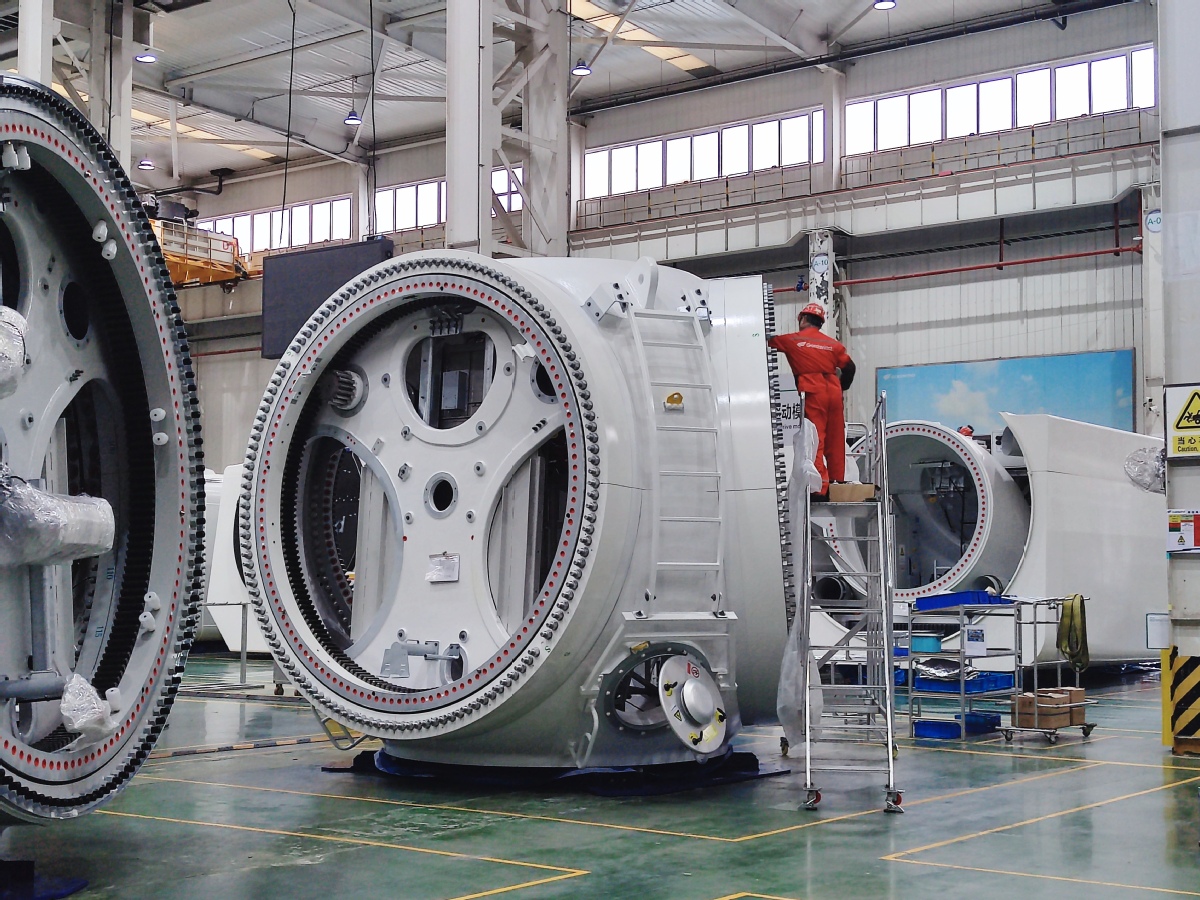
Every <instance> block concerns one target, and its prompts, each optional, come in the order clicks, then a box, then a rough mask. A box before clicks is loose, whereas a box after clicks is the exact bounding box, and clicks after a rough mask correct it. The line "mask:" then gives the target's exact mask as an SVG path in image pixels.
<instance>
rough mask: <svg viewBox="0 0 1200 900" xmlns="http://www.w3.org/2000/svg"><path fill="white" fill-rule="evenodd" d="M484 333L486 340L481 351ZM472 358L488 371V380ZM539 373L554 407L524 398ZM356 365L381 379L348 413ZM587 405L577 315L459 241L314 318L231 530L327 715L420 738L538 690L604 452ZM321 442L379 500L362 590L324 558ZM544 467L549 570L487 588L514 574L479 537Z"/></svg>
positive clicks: (267, 400) (298, 677) (278, 635)
mask: <svg viewBox="0 0 1200 900" xmlns="http://www.w3.org/2000/svg"><path fill="white" fill-rule="evenodd" d="M477 333H482V334H483V335H485V336H486V338H487V340H486V341H484V340H482V339H479V340H475V341H474V342H472V338H471V335H472V334H477ZM430 337H433V338H436V339H438V340H439V341H442V344H441V350H440V351H439V352H442V354H443V357H444V358H442V366H441V368H438V359H439V358H440V357H439V356H438V352H434V351H430V352H429V353H425V352H422V353H421V354H419V355H418V356H417V359H418V362H412V360H413V359H414V351H415V350H417V348H420V347H429V346H430V344H429V343H424V344H423V343H422V342H427V341H428V339H429V338H430ZM447 348H449V349H450V350H452V351H453V353H450V354H446V353H445V352H444V351H446V350H447ZM474 353H479V354H482V356H480V357H478V358H476V357H473V356H472V354H474ZM472 360H475V361H474V362H472ZM480 360H482V361H480ZM410 363H411V364H410ZM476 363H478V366H479V367H482V370H484V371H486V373H487V375H486V376H484V377H482V378H476V377H475V373H477V371H479V369H478V368H477V367H476ZM535 364H538V365H541V366H542V367H543V368H544V369H545V370H546V372H547V374H548V377H549V381H550V384H552V385H553V389H554V393H555V398H554V402H553V403H547V402H545V401H544V400H543V399H541V398H540V397H539V396H538V395H537V394H536V393H535V392H534V390H533V384H534V382H533V381H531V379H530V369H531V367H532V366H533V365H535ZM351 365H353V366H357V367H359V369H360V370H361V371H362V372H364V373H365V375H366V378H367V380H368V381H369V382H370V383H371V384H373V385H379V386H380V388H379V389H378V390H373V391H372V392H371V393H370V395H369V397H368V398H367V399H366V402H365V403H364V404H363V406H362V408H361V409H360V410H359V411H357V412H356V413H355V415H353V416H351V417H349V418H343V417H336V416H334V415H333V414H332V413H330V412H329V411H328V404H327V403H322V402H320V398H321V397H322V396H325V395H326V394H324V393H323V390H322V388H321V384H322V381H323V379H324V378H326V377H327V376H329V375H331V374H332V373H333V372H336V371H337V370H345V369H346V368H347V367H348V366H351ZM397 373H400V374H399V375H398V374H397ZM489 378H490V381H489V380H488V379H489ZM481 386H482V387H481ZM314 398H315V399H314ZM588 398H589V394H588V392H587V382H586V379H585V372H584V368H583V363H582V360H581V358H580V354H579V353H578V352H577V351H576V350H575V348H574V347H573V346H572V336H571V334H570V332H569V331H568V329H567V327H566V325H565V323H560V322H556V320H555V318H554V316H553V315H552V313H551V310H550V308H549V307H548V305H547V304H546V303H545V302H544V301H543V300H542V299H541V298H540V297H539V296H538V295H536V294H535V293H534V292H533V291H531V290H530V289H529V288H528V287H526V286H525V285H524V284H522V283H520V282H518V281H516V280H515V279H514V278H513V277H512V276H511V275H510V274H508V273H507V272H506V271H504V270H503V269H502V268H499V267H494V266H493V265H492V264H491V263H490V261H487V260H483V259H481V258H479V257H473V256H470V255H467V254H452V253H451V254H446V255H433V254H428V255H427V254H421V255H416V256H412V257H402V258H399V259H396V260H393V261H391V262H388V263H384V264H382V265H381V266H378V267H376V268H375V269H372V270H369V271H368V272H365V273H363V275H361V276H359V277H358V278H357V279H356V280H355V281H353V282H351V283H350V284H348V285H347V286H346V287H345V288H343V289H342V290H340V291H339V292H338V293H337V294H335V295H334V296H333V297H331V298H330V299H329V300H328V301H327V302H326V303H325V304H323V305H322V306H321V307H320V308H319V309H318V310H317V312H316V313H315V314H314V315H313V317H312V318H310V319H309V321H308V323H307V324H306V325H305V326H304V327H303V328H301V330H300V332H299V333H298V335H297V337H296V340H295V341H294V342H293V343H292V344H291V345H290V347H289V348H288V351H287V353H286V354H285V355H284V357H283V358H282V359H281V361H280V364H279V367H278V368H277V369H276V371H275V374H274V375H273V376H272V378H271V380H270V383H269V384H268V386H267V390H266V393H265V395H264V397H263V402H262V405H261V406H260V409H259V415H258V417H257V422H256V425H255V428H254V431H253V433H252V436H251V440H250V444H249V447H248V450H247V456H246V459H247V463H246V478H245V480H244V485H245V492H244V493H243V495H242V498H241V504H240V524H239V527H240V533H241V540H242V554H243V560H244V562H245V563H246V570H247V586H248V588H249V590H250V592H251V596H252V597H253V598H254V601H255V607H256V612H257V613H258V617H259V622H260V625H261V626H262V628H263V632H264V635H265V637H266V639H267V642H268V644H270V645H271V646H272V648H273V651H274V654H275V656H276V659H277V660H278V661H279V662H280V664H281V666H282V667H283V668H284V669H285V671H286V672H287V673H288V675H289V677H290V678H291V679H292V680H293V681H294V683H295V684H296V685H297V687H298V688H299V689H300V690H301V691H302V692H304V693H305V694H306V696H308V698H309V699H310V700H311V701H312V702H313V703H314V704H315V705H316V706H317V707H318V708H319V709H321V710H322V711H325V712H327V713H328V714H329V715H331V716H332V717H334V718H335V719H337V720H339V721H341V722H343V723H345V724H347V725H349V726H350V727H354V728H357V729H360V730H365V731H368V732H369V733H371V734H374V735H379V736H382V737H385V738H388V739H403V738H416V737H425V736H428V735H432V734H438V733H441V732H445V731H452V730H455V729H457V728H460V727H462V726H463V725H464V724H467V723H468V722H470V721H471V720H473V719H474V718H476V717H478V716H481V715H482V714H483V712H484V711H486V710H488V709H494V708H495V707H496V706H497V705H499V704H501V703H503V702H505V701H506V700H507V699H508V698H509V697H510V696H512V695H513V694H514V693H515V692H516V691H517V690H518V689H519V688H521V687H522V686H523V685H525V684H527V683H529V682H530V680H531V679H532V677H533V675H534V674H535V673H536V671H537V670H538V669H540V668H541V667H542V666H543V665H544V664H545V662H546V660H547V658H548V655H549V653H550V651H551V650H552V649H553V647H554V645H555V644H556V643H557V641H558V637H559V635H560V634H561V631H560V629H562V628H565V627H566V626H567V625H568V623H569V621H570V619H571V617H572V616H573V614H574V611H575V597H576V592H577V591H578V590H580V589H581V582H583V581H584V580H585V577H586V575H585V573H586V571H587V568H588V556H589V554H590V546H591V544H592V531H593V523H594V522H595V521H596V511H597V509H598V497H599V489H600V460H601V453H600V440H599V435H598V434H597V427H596V425H595V420H596V415H595V413H594V412H593V411H592V403H591V401H590V399H588ZM443 414H446V415H449V422H448V423H447V419H446V418H445V417H444V415H443ZM335 420H336V421H335ZM330 451H334V452H339V451H348V452H351V453H352V454H353V455H354V456H355V457H356V458H357V460H358V461H359V463H360V464H361V467H362V471H363V476H364V480H363V485H364V486H363V488H362V490H363V491H364V492H366V493H363V494H361V495H360V496H361V497H362V498H364V499H362V503H363V504H364V506H363V509H365V508H366V507H367V506H370V504H371V503H372V502H373V503H375V504H376V505H374V506H371V509H373V510H374V511H375V512H374V513H372V514H371V515H367V516H366V521H368V522H372V523H375V524H374V525H372V526H371V527H377V528H378V530H377V531H376V532H374V533H373V534H375V535H376V536H377V537H376V538H372V544H371V546H370V547H364V548H357V550H356V553H355V557H356V558H355V563H354V564H355V566H356V571H355V579H354V583H353V587H352V588H350V587H349V586H348V583H347V582H346V581H345V579H344V578H343V577H342V576H344V575H345V574H346V573H345V572H340V569H339V566H338V565H332V566H325V567H324V568H322V566H323V565H324V564H323V563H322V564H318V561H319V560H322V559H324V560H330V558H331V556H332V555H333V554H332V549H331V543H335V542H331V539H330V537H329V535H328V529H327V528H326V527H325V526H326V525H327V524H328V520H329V510H330V508H331V507H330V503H329V500H328V498H329V496H330V491H329V490H326V487H325V486H326V485H328V484H329V483H330V482H329V480H328V478H327V477H326V476H327V473H328V471H329V469H328V464H327V462H326V460H329V459H332V458H333V456H332V453H331V452H330ZM535 460H538V461H540V462H539V463H538V467H540V469H539V470H552V472H553V473H554V475H553V479H552V480H553V481H554V486H555V491H554V495H555V496H556V497H558V498H560V500H561V503H559V504H557V505H555V504H551V505H548V506H546V508H545V509H546V514H545V521H542V522H541V526H539V527H538V528H537V529H536V533H537V534H538V535H539V538H538V539H539V541H540V542H541V543H540V545H539V553H538V554H537V560H538V561H539V562H538V563H537V564H534V563H531V564H530V565H531V568H528V569H527V570H522V571H523V572H524V571H531V572H533V573H534V575H535V579H536V580H534V581H533V584H532V590H530V591H529V592H528V593H527V594H526V595H525V596H524V597H523V598H519V599H518V600H517V601H515V602H511V603H506V602H503V601H502V600H500V599H497V598H496V597H495V596H494V594H495V593H497V592H495V591H489V590H488V589H487V586H488V585H489V584H494V583H495V581H496V580H497V578H498V577H500V576H501V575H502V574H503V573H501V572H498V571H497V569H496V566H495V563H494V557H495V554H492V555H491V556H490V557H489V553H488V547H489V546H492V545H493V544H494V543H495V541H496V540H497V538H496V534H497V532H496V531H495V529H496V527H497V526H496V523H497V522H498V521H499V520H500V518H501V514H500V510H501V509H502V507H503V506H504V502H505V496H506V491H507V490H508V488H509V486H510V485H512V484H513V483H514V482H516V481H519V480H520V479H521V478H525V479H526V481H528V480H529V474H528V473H529V471H530V464H531V463H532V462H533V461H535ZM541 477H542V478H543V480H545V479H546V478H550V477H551V476H549V475H542V476H541ZM447 487H448V488H449V490H448V491H447ZM439 490H440V492H441V497H440V499H439ZM368 496H369V498H375V499H374V500H371V501H369V500H368V499H367V498H368ZM364 515H365V513H363V512H360V519H359V520H360V532H361V529H362V528H364V527H365V526H364V525H363V524H362V523H363V522H364ZM585 525H586V526H587V528H586V530H584V527H583V526H585ZM531 527H532V526H531ZM532 533H533V532H532V531H531V534H532ZM342 556H345V554H344V553H343V554H342ZM530 558H531V559H533V556H532V555H531V557H530ZM373 559H374V560H376V561H377V562H376V563H373V562H372V560H373ZM380 560H382V562H379V561H380ZM539 565H540V568H539V567H538V566H539ZM341 568H342V569H344V565H342V566H341ZM339 572H340V574H339ZM522 577H524V575H522ZM523 583H524V582H523ZM355 603H358V604H359V607H360V608H359V609H353V607H354V604H355ZM339 608H340V609H341V610H342V613H345V615H344V616H339V615H338V610H339ZM356 617H357V619H356ZM339 622H344V623H346V630H344V631H342V633H341V634H339V633H338V632H339V627H338V625H337V623H339ZM331 623H332V624H331ZM464 631H465V632H468V633H469V634H470V636H471V638H470V640H471V653H470V662H469V666H470V668H465V667H461V668H462V669H463V670H462V671H461V672H460V671H459V669H460V666H459V665H457V664H455V665H450V666H447V665H444V663H445V661H446V660H445V657H446V656H447V655H448V652H449V648H450V646H451V645H452V644H453V643H456V642H457V636H458V635H459V634H460V633H461V632H464ZM451 676H452V677H451Z"/></svg>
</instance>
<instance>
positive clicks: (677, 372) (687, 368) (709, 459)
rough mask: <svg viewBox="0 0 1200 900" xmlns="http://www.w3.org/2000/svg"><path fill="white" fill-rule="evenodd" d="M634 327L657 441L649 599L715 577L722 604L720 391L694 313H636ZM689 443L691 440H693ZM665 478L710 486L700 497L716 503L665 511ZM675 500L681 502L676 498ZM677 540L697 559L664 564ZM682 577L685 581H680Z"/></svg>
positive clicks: (632, 313)
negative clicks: (681, 450)
mask: <svg viewBox="0 0 1200 900" xmlns="http://www.w3.org/2000/svg"><path fill="white" fill-rule="evenodd" d="M629 321H630V325H631V329H632V333H633V339H634V346H635V349H636V353H637V359H638V364H639V367H640V368H641V372H642V377H643V379H644V383H645V385H646V390H647V391H648V392H649V396H648V398H647V399H648V402H649V404H650V413H651V421H652V422H653V423H654V436H655V440H654V447H653V461H652V467H653V471H654V491H653V492H652V497H653V499H652V505H653V509H652V513H651V515H652V518H653V521H654V523H655V528H654V532H653V536H652V545H651V558H652V559H653V560H654V561H655V562H654V566H653V567H652V570H651V576H650V584H649V586H648V588H647V591H646V594H647V597H648V598H655V597H657V595H658V593H659V592H660V590H666V591H669V590H670V589H671V585H673V584H678V585H683V584H684V583H687V584H689V585H690V584H694V579H695V578H696V577H697V575H699V576H700V577H703V578H704V579H706V580H707V579H708V578H709V577H710V576H709V574H708V573H711V578H712V580H713V582H714V583H713V585H712V587H713V590H712V595H713V597H715V598H717V600H718V602H720V599H721V598H722V597H723V594H724V541H725V525H724V521H725V499H724V493H723V491H722V489H721V488H722V475H721V471H720V446H719V443H718V441H719V434H720V433H719V430H718V428H717V424H718V418H717V417H718V410H717V406H716V389H715V385H714V379H713V373H712V367H711V363H710V360H709V354H708V352H707V349H708V348H707V345H706V343H705V341H704V335H703V333H702V331H701V325H700V320H699V319H698V318H697V317H696V316H695V315H693V314H691V313H684V312H677V311H670V310H648V309H631V310H630V315H629ZM675 392H679V393H681V394H683V396H684V402H683V406H682V409H673V408H667V407H666V405H665V401H666V398H667V396H669V395H670V394H671V393H675ZM680 415H682V416H685V417H686V419H685V421H684V422H682V423H680V422H676V421H673V417H677V416H680ZM689 438H694V441H691V442H689ZM664 442H670V443H671V444H672V445H673V446H679V445H681V444H683V445H684V446H687V447H688V448H689V449H690V450H692V451H693V453H694V456H691V457H689V458H688V459H687V460H686V462H685V464H684V466H681V465H680V461H679V460H678V459H676V458H675V457H674V456H673V455H671V454H670V453H669V452H668V453H663V452H662V448H663V445H664ZM689 466H690V467H689ZM668 479H693V480H694V479H701V480H704V481H707V482H708V485H706V486H705V487H707V490H706V489H705V487H702V488H701V491H702V492H703V493H702V494H700V496H707V497H711V494H712V492H715V494H716V497H715V503H714V504H713V508H709V507H708V506H702V507H700V508H697V509H688V508H686V507H685V508H683V509H669V510H667V511H664V502H663V501H664V490H665V482H666V480H668ZM673 499H675V500H677V499H678V495H677V496H676V497H675V498H673ZM703 502H704V503H705V504H707V503H708V502H710V501H708V500H705V501H703ZM672 542H673V544H674V545H675V546H678V545H681V544H683V545H687V547H688V548H689V550H691V549H694V550H695V553H696V556H695V558H692V559H664V558H663V557H664V555H665V553H666V552H667V547H666V546H664V544H671V543H672ZM697 542H699V543H698V544H697ZM672 555H674V554H672ZM685 555H686V556H691V553H690V552H689V553H687V554H685ZM681 578H683V579H688V581H686V582H680V581H679V579H681Z"/></svg>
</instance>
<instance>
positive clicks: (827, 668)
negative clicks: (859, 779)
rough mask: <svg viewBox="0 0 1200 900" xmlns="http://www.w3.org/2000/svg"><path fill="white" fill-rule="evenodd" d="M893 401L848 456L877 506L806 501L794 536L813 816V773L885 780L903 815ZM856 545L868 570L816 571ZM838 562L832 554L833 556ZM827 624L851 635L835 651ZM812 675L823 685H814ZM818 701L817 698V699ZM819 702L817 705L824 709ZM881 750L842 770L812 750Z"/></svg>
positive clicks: (891, 807) (817, 796) (882, 406)
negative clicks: (890, 442) (823, 636)
mask: <svg viewBox="0 0 1200 900" xmlns="http://www.w3.org/2000/svg"><path fill="white" fill-rule="evenodd" d="M886 425H887V394H886V393H881V394H880V395H879V400H878V402H877V403H876V406H875V413H874V415H873V416H872V418H871V428H870V430H869V431H868V433H867V436H866V437H865V438H864V439H863V440H862V441H861V442H860V443H859V444H858V449H856V450H855V451H853V452H851V453H850V454H849V456H850V457H851V458H857V459H862V460H864V461H865V463H866V465H865V471H863V472H861V475H862V476H863V480H864V483H871V484H874V485H876V488H877V490H876V497H875V499H872V500H865V501H861V502H855V503H829V502H814V501H813V500H812V496H811V495H809V494H807V493H806V494H805V502H804V504H803V522H801V523H799V524H800V527H799V528H798V529H797V530H796V531H795V534H797V535H803V534H805V533H806V532H807V533H808V535H809V539H808V540H801V541H799V543H800V545H801V547H802V548H803V549H802V562H801V572H800V577H799V585H800V598H799V603H798V607H799V608H798V610H797V615H799V616H801V617H802V618H800V619H799V621H798V622H797V623H796V624H797V625H799V626H801V627H803V628H804V632H803V635H802V639H801V648H802V652H801V657H800V658H801V660H803V661H804V665H803V667H802V669H803V682H804V701H803V708H804V725H805V727H804V787H805V790H806V792H807V797H806V800H805V803H804V806H805V808H806V809H816V808H817V804H818V803H820V802H821V791H820V789H819V788H818V787H817V785H816V783H815V782H814V780H813V773H814V772H841V773H847V772H851V773H859V772H861V773H873V772H877V773H881V774H886V777H887V783H886V784H885V785H884V802H885V806H884V808H885V809H886V810H887V811H888V812H895V813H899V812H903V811H904V810H903V809H902V808H901V801H902V792H901V791H900V790H898V789H897V788H896V783H895V765H894V763H895V757H896V740H895V706H894V691H895V681H894V666H893V661H892V641H893V637H892V592H893V572H892V567H893V555H892V515H891V495H890V492H889V488H888V471H887V452H886V436H885V433H884V430H885V428H886ZM814 513H817V514H819V515H821V516H828V517H832V518H833V519H834V521H835V522H836V523H837V525H836V527H835V528H834V529H833V533H829V532H826V531H824V530H814V529H812V528H811V526H810V522H811V521H812V516H813V515H814ZM839 541H840V542H843V543H845V544H852V545H855V546H857V547H858V548H859V549H860V551H861V552H860V553H858V554H856V556H857V558H859V559H861V560H862V566H863V568H862V569H861V570H857V571H847V570H846V569H845V568H838V567H836V566H835V567H834V568H832V569H829V570H815V569H814V567H813V552H812V551H813V545H814V544H818V545H819V544H821V543H825V544H826V545H828V544H831V543H833V542H839ZM830 556H831V557H832V554H830ZM826 576H827V577H834V578H842V579H847V580H849V579H853V580H854V582H856V583H857V584H860V585H862V586H863V587H864V588H865V590H864V591H862V592H861V593H860V592H853V593H850V594H849V595H847V596H843V597H842V598H841V599H839V600H835V601H828V600H818V599H817V598H816V597H814V592H813V585H814V584H815V583H816V581H817V580H818V579H820V578H822V577H826ZM822 615H828V616H831V617H833V618H834V619H836V620H838V621H839V622H840V623H841V624H842V625H843V626H844V627H845V629H846V630H845V632H844V634H842V635H841V636H840V637H839V638H838V639H837V640H836V641H835V642H834V643H833V644H825V645H822V644H817V643H814V642H813V634H814V628H813V625H814V621H813V620H814V618H815V617H819V616H822ZM839 666H841V667H843V670H846V669H850V668H853V669H857V671H858V675H859V677H858V683H857V684H836V683H835V681H836V679H835V677H834V676H835V674H836V672H837V670H838V667H839ZM814 668H815V670H816V672H817V673H818V677H817V678H816V679H815V680H814V678H813V677H812V672H813V669H814ZM818 695H819V697H818ZM818 701H819V702H818ZM837 743H841V744H847V743H853V744H858V745H862V746H868V745H877V746H880V747H882V748H883V750H884V753H883V756H884V759H883V760H882V761H876V760H874V759H870V760H864V761H855V762H842V761H830V760H829V758H828V756H827V755H825V754H823V755H822V756H821V758H819V759H818V758H817V757H816V754H815V753H814V745H816V744H837Z"/></svg>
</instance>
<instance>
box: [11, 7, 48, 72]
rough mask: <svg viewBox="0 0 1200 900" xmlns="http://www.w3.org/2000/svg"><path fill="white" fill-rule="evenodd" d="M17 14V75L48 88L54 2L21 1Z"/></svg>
mask: <svg viewBox="0 0 1200 900" xmlns="http://www.w3.org/2000/svg"><path fill="white" fill-rule="evenodd" d="M17 15H18V18H17V74H18V75H21V76H22V77H24V78H32V79H33V80H34V81H37V82H40V83H42V84H44V85H47V86H49V85H50V83H51V81H52V80H53V79H52V75H51V68H50V65H51V62H52V60H53V52H52V50H53V42H54V0H21V3H20V6H19V8H18V13H17Z"/></svg>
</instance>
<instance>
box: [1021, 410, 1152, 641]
mask: <svg viewBox="0 0 1200 900" xmlns="http://www.w3.org/2000/svg"><path fill="white" fill-rule="evenodd" d="M1004 421H1005V422H1006V423H1007V424H1008V430H1006V431H1005V434H1004V441H1003V445H1004V450H1005V452H1006V453H1009V454H1010V455H1013V456H1016V457H1019V458H1020V459H1021V460H1023V462H1024V466H1025V469H1026V471H1027V472H1028V474H1029V489H1030V493H1031V496H1032V500H1033V519H1032V522H1031V524H1030V528H1029V540H1028V541H1027V542H1026V546H1025V555H1024V557H1023V558H1022V560H1021V565H1020V568H1018V569H1017V571H1016V574H1015V575H1014V576H1013V578H1012V580H1011V581H1010V583H1009V584H1008V587H1007V592H1008V593H1011V594H1015V595H1017V596H1021V597H1061V596H1064V595H1069V594H1082V595H1083V596H1084V597H1087V598H1088V604H1087V632H1088V635H1087V636H1088V649H1089V651H1090V654H1091V658H1092V660H1093V662H1096V661H1101V660H1107V661H1117V660H1132V659H1145V658H1147V656H1149V655H1150V654H1149V652H1148V651H1147V649H1146V613H1148V612H1164V611H1166V609H1167V558H1166V553H1165V552H1164V546H1165V545H1164V540H1163V534H1164V529H1165V525H1164V523H1165V521H1166V519H1165V516H1166V498H1165V497H1164V496H1163V495H1162V494H1158V493H1152V492H1148V491H1145V490H1143V489H1142V488H1140V487H1138V486H1137V485H1135V484H1134V483H1133V482H1132V481H1130V480H1129V478H1128V477H1127V476H1126V474H1125V469H1124V461H1125V458H1126V457H1127V456H1128V455H1129V454H1130V453H1131V452H1133V451H1134V450H1140V449H1142V448H1147V447H1149V448H1152V449H1154V450H1159V449H1161V448H1162V446H1163V440H1162V438H1160V437H1155V436H1151V435H1145V434H1135V433H1133V432H1129V431H1119V430H1117V429H1115V428H1104V427H1102V426H1099V425H1089V424H1086V423H1084V422H1074V421H1071V420H1070V419H1061V418H1059V417H1057V416H1046V415H1029V416H1017V415H1010V414H1008V413H1005V414H1004ZM1038 638H1039V643H1040V644H1041V646H1040V647H1039V648H1038V649H1039V651H1040V654H1041V656H1042V658H1047V657H1048V656H1049V655H1050V654H1051V653H1052V650H1053V644H1054V638H1055V635H1054V630H1053V629H1044V630H1043V631H1041V632H1039V634H1038ZM1028 643H1029V645H1030V646H1032V641H1030V642H1028Z"/></svg>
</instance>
